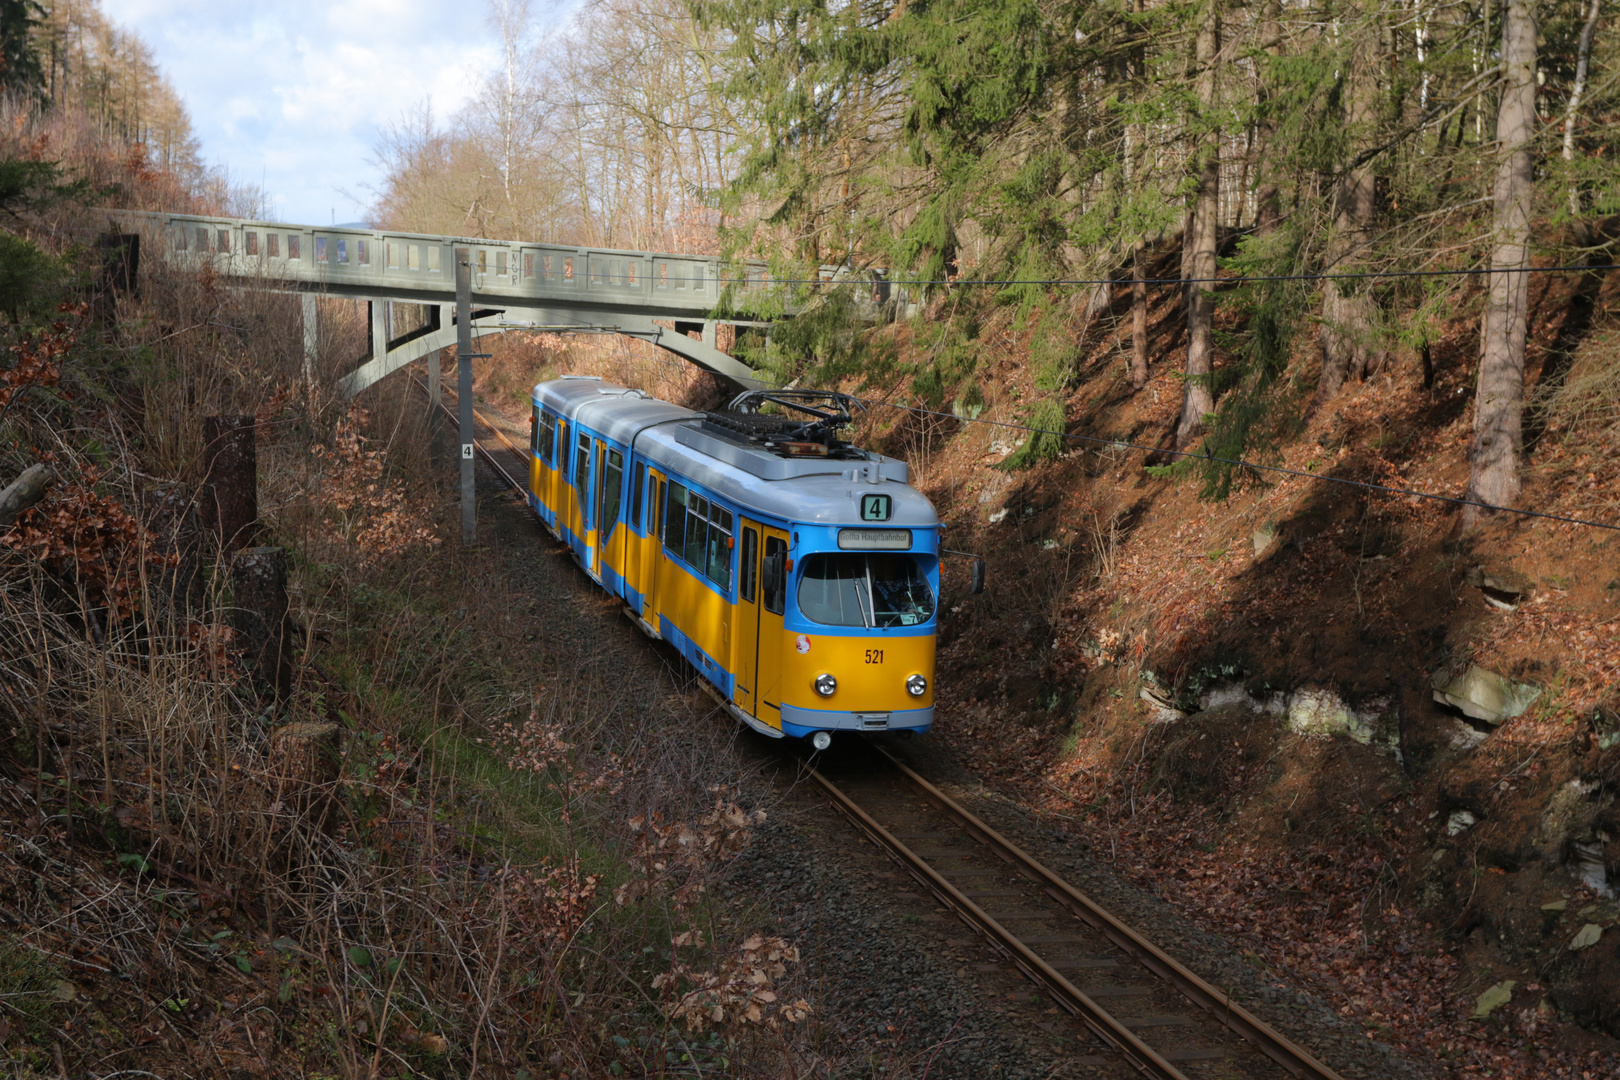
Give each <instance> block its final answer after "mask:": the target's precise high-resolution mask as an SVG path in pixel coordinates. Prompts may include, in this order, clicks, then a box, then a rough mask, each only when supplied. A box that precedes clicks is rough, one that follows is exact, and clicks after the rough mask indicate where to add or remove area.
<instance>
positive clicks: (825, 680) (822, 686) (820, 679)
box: [815, 671, 838, 697]
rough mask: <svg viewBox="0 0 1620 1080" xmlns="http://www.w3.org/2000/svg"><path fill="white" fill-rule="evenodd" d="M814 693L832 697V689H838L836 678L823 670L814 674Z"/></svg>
mask: <svg viewBox="0 0 1620 1080" xmlns="http://www.w3.org/2000/svg"><path fill="white" fill-rule="evenodd" d="M815 685H816V693H818V694H820V695H821V696H822V697H832V696H833V691H835V690H837V689H838V680H837V679H835V678H833V677H832V676H831V675H829V674H828V673H827V672H825V671H823V672H822V673H821V674H820V675H817V676H816V684H815Z"/></svg>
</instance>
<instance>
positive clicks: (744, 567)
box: [737, 526, 759, 604]
mask: <svg viewBox="0 0 1620 1080" xmlns="http://www.w3.org/2000/svg"><path fill="white" fill-rule="evenodd" d="M742 532H743V538H742V558H741V562H740V563H739V564H738V567H737V591H738V592H740V593H741V594H742V598H743V600H744V601H745V602H746V603H750V604H752V603H753V602H754V578H755V577H756V576H757V575H756V574H755V570H754V563H755V562H756V561H757V560H758V558H759V534H758V533H757V532H755V531H754V530H753V529H750V528H748V527H746V526H744V528H743V531H742Z"/></svg>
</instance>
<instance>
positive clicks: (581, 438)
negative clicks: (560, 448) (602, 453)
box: [569, 431, 591, 571]
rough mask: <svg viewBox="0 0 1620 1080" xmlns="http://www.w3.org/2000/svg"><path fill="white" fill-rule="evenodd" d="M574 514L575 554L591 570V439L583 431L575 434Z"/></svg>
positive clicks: (570, 516) (570, 521) (572, 523)
mask: <svg viewBox="0 0 1620 1080" xmlns="http://www.w3.org/2000/svg"><path fill="white" fill-rule="evenodd" d="M570 483H571V484H572V485H573V488H574V490H573V500H572V501H573V504H574V507H573V513H571V514H570V515H569V525H570V527H571V528H572V529H573V531H574V552H575V554H577V555H578V556H579V564H580V565H581V566H583V567H584V568H585V569H586V570H587V571H589V570H590V568H591V532H590V529H591V520H590V514H591V437H590V435H588V434H586V433H585V432H583V431H578V432H575V433H574V475H573V478H572V479H571V481H570Z"/></svg>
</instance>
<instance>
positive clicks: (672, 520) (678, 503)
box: [664, 480, 686, 558]
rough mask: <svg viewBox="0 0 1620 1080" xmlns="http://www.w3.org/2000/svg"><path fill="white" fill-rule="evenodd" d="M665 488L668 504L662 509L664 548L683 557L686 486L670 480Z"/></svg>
mask: <svg viewBox="0 0 1620 1080" xmlns="http://www.w3.org/2000/svg"><path fill="white" fill-rule="evenodd" d="M665 489H666V490H667V491H668V492H669V506H668V508H667V509H665V510H664V548H665V550H666V551H668V552H669V553H670V554H671V555H674V556H676V557H678V558H685V553H684V550H683V548H684V546H685V543H686V488H684V487H682V486H681V485H680V484H677V483H675V482H674V481H673V480H671V481H670V482H669V483H668V484H666V485H665Z"/></svg>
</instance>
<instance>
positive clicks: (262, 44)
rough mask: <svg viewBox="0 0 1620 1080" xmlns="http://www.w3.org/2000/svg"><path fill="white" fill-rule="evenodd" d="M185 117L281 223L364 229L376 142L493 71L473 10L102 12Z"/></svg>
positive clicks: (343, 1) (376, 3) (454, 99)
mask: <svg viewBox="0 0 1620 1080" xmlns="http://www.w3.org/2000/svg"><path fill="white" fill-rule="evenodd" d="M102 6H103V10H105V11H106V12H107V14H108V15H109V16H110V17H111V18H113V19H114V20H116V21H117V22H119V23H121V24H123V25H124V26H125V27H127V28H129V29H132V30H134V31H136V32H137V33H139V34H140V35H141V37H142V38H143V39H145V41H146V42H147V44H148V45H150V46H151V47H152V50H153V53H154V54H155V57H156V59H157V62H158V63H159V65H160V66H161V67H162V68H163V70H164V72H165V74H167V75H168V77H169V79H170V81H171V82H173V83H174V86H175V88H176V90H178V91H179V93H180V96H181V97H182V98H183V99H184V100H185V103H186V108H187V109H188V110H189V111H190V113H191V119H192V124H193V126H194V128H195V130H196V133H197V137H198V141H199V142H200V143H201V145H202V151H203V156H204V157H205V158H206V159H208V160H209V161H212V162H214V163H216V164H220V165H224V166H226V167H227V168H228V169H229V170H230V172H231V175H232V176H233V177H235V178H237V179H241V180H246V181H252V182H260V181H261V180H262V182H263V184H264V187H265V190H266V191H267V192H268V193H269V196H270V200H271V206H272V207H273V208H274V211H275V212H276V214H277V216H278V217H281V218H283V219H285V220H288V221H295V222H301V223H307V224H320V223H323V222H327V221H330V220H332V218H333V217H334V216H335V217H336V218H337V220H338V221H350V220H355V219H357V218H359V217H360V216H361V215H362V212H363V211H364V208H365V204H366V202H368V201H369V199H370V192H369V189H370V188H371V187H372V186H375V185H376V184H377V183H378V182H379V180H380V173H379V172H378V170H377V168H376V166H375V165H373V164H372V162H371V160H370V159H371V157H372V152H373V147H374V146H375V145H376V142H377V133H378V131H379V129H380V128H381V127H383V126H384V125H386V124H388V123H390V122H391V121H393V120H395V119H397V118H398V117H399V115H400V114H401V112H403V111H404V110H405V109H406V108H408V107H409V106H411V105H413V104H415V103H417V102H420V101H421V100H422V99H423V98H426V97H431V98H432V100H433V108H434V111H435V113H437V114H438V115H439V116H447V115H449V114H451V113H453V112H455V111H456V110H458V109H459V108H461V106H462V105H463V104H465V103H466V101H467V100H468V99H469V98H470V97H472V96H473V95H474V94H475V93H477V91H478V86H479V83H480V81H481V78H482V77H483V75H484V74H486V73H488V72H490V71H493V70H494V69H495V66H496V65H497V64H498V63H499V54H498V50H497V48H496V43H495V41H494V36H493V33H492V32H491V31H490V29H489V28H488V26H487V25H486V23H485V21H484V11H485V8H484V5H483V4H482V3H479V2H477V0H469V2H464V3H452V2H447V0H330V2H327V3H321V2H318V0H283V2H273V3H270V4H264V5H254V4H246V3H240V2H235V3H233V2H220V0H103V4H102Z"/></svg>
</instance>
